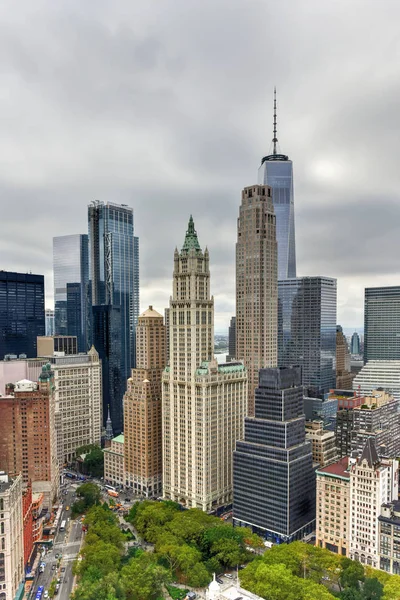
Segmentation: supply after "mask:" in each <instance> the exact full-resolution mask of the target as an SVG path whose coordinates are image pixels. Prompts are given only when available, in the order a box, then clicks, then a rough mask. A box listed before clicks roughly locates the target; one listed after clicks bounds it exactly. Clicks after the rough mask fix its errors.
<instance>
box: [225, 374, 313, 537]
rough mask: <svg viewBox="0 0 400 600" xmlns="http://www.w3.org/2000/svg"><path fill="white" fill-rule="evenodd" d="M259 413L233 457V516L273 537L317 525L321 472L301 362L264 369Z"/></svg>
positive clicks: (258, 397) (291, 534)
mask: <svg viewBox="0 0 400 600" xmlns="http://www.w3.org/2000/svg"><path fill="white" fill-rule="evenodd" d="M255 396H256V397H255V416H254V417H246V419H245V434H244V440H243V441H238V442H237V443H236V450H235V452H234V456H233V519H234V523H235V524H236V525H241V526H249V527H252V528H253V530H255V531H256V532H258V533H260V534H262V535H263V536H266V537H267V538H269V539H271V540H272V541H277V542H291V541H294V540H301V539H302V538H303V536H304V535H305V534H307V533H310V532H311V531H312V530H313V529H314V526H315V472H314V469H313V459H312V450H311V444H310V442H309V441H308V440H306V434H305V419H304V413H303V390H302V386H301V369H300V367H285V368H280V369H261V370H260V379H259V387H258V388H257V390H256V394H255Z"/></svg>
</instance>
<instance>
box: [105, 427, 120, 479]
mask: <svg viewBox="0 0 400 600" xmlns="http://www.w3.org/2000/svg"><path fill="white" fill-rule="evenodd" d="M124 454H125V451H124V434H123V433H121V434H120V435H118V436H117V437H115V438H113V439H112V440H111V445H110V446H109V447H108V448H104V481H106V482H107V483H111V484H112V485H124V482H125V457H124Z"/></svg>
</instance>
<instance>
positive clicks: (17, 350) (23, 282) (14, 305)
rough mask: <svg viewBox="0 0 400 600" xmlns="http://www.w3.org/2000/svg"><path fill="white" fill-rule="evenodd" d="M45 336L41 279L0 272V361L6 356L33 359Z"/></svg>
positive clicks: (21, 274)
mask: <svg viewBox="0 0 400 600" xmlns="http://www.w3.org/2000/svg"><path fill="white" fill-rule="evenodd" d="M44 334H45V317H44V277H43V275H31V274H28V273H11V272H9V271H0V360H3V359H4V356H5V355H6V354H16V355H17V356H18V355H20V354H26V355H27V357H28V358H36V350H37V342H36V338H37V337H38V336H41V335H44Z"/></svg>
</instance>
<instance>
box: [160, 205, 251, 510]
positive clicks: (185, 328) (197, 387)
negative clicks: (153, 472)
mask: <svg viewBox="0 0 400 600" xmlns="http://www.w3.org/2000/svg"><path fill="white" fill-rule="evenodd" d="M172 290H173V291H172V297H171V299H170V307H169V323H170V325H169V327H170V332H169V344H170V352H169V357H170V365H169V366H167V367H166V369H165V370H164V373H163V378H162V430H163V438H162V439H163V490H164V498H166V499H170V500H174V501H176V502H180V503H182V504H184V505H185V506H187V507H196V508H200V509H202V510H206V511H210V510H214V509H216V508H218V507H219V506H225V505H227V504H230V503H231V502H232V453H233V450H234V448H235V442H236V440H237V439H240V438H241V437H242V434H243V421H244V416H245V414H246V407H247V406H246V405H247V373H246V370H245V367H244V366H243V364H242V363H239V362H234V363H227V364H224V365H218V363H217V361H216V360H215V359H214V299H213V298H212V297H211V296H210V269H209V254H208V250H207V248H206V249H205V251H204V252H203V251H202V249H201V248H200V244H199V240H198V238H197V233H196V230H195V228H194V223H193V219H192V217H190V220H189V225H188V229H187V231H186V236H185V241H184V244H183V247H182V249H181V251H180V252H178V250H177V249H175V254H174V273H173V285H172Z"/></svg>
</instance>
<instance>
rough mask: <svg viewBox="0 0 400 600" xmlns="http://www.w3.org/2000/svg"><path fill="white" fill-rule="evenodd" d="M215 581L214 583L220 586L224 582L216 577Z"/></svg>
mask: <svg viewBox="0 0 400 600" xmlns="http://www.w3.org/2000/svg"><path fill="white" fill-rule="evenodd" d="M215 580H216V582H217V583H219V584H220V585H221V584H222V583H224V582H223V581H222V579H221V577H216V578H215Z"/></svg>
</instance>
